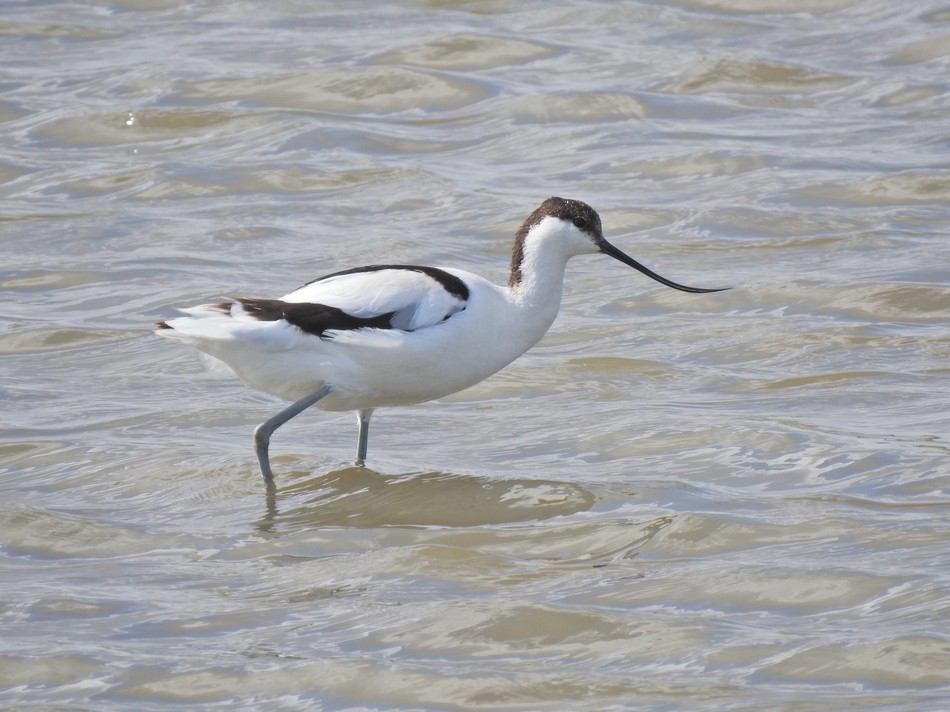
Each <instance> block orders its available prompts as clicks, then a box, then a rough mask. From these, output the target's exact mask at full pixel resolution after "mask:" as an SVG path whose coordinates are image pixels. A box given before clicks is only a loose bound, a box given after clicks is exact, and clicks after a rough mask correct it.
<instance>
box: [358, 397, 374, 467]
mask: <svg viewBox="0 0 950 712" xmlns="http://www.w3.org/2000/svg"><path fill="white" fill-rule="evenodd" d="M372 415H373V409H372V408H366V409H364V410H358V411H356V417H357V418H359V421H360V439H359V442H358V443H357V445H356V464H357V466H359V467H362V466H363V465H365V464H366V446H367V445H368V444H369V419H370V417H371V416H372Z"/></svg>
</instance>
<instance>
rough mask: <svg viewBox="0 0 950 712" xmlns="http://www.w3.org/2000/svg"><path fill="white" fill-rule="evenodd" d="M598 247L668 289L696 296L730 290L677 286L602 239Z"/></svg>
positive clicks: (725, 288) (724, 288)
mask: <svg viewBox="0 0 950 712" xmlns="http://www.w3.org/2000/svg"><path fill="white" fill-rule="evenodd" d="M598 246H599V247H600V251H601V252H603V253H604V254H605V255H610V256H611V257H613V258H614V259H615V260H620V261H621V262H623V263H624V264H625V265H629V266H630V267H633V268H634V269H635V270H638V271H640V272H643V274H645V275H646V276H647V277H650V278H651V279H655V280H656V281H657V282H659V283H660V284H665V285H666V286H667V287H672V288H673V289H678V290H680V291H681V292H693V293H694V294H702V293H705V292H723V291H725V290H727V289H729V287H720V288H719V289H702V288H700V287H687V286H686V285H683V284H677V283H676V282H674V281H672V280H669V279H667V278H666V277H661V276H660V275H658V274H657V273H656V272H654V271H653V270H651V269H647V268H646V267H644V266H643V265H642V264H640V263H639V262H637V261H636V260H635V259H633V258H632V257H631V256H630V255H628V254H626V253H625V252H622V251H620V250H618V249H617V248H616V247H614V246H613V245H611V244H610V243H609V242H607V241H606V240H603V239H602V240H601V241H600V242H599V244H598Z"/></svg>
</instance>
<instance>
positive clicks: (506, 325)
mask: <svg viewBox="0 0 950 712" xmlns="http://www.w3.org/2000/svg"><path fill="white" fill-rule="evenodd" d="M597 252H603V253H605V254H608V255H610V256H612V257H614V258H616V259H619V260H620V261H622V262H624V263H625V264H628V265H630V266H632V267H634V268H636V269H638V270H640V271H641V272H643V273H645V274H647V275H649V276H650V277H652V278H654V279H657V280H658V281H660V282H662V283H664V284H666V285H668V286H671V287H674V288H676V289H681V290H683V291H689V292H712V291H719V290H714V289H697V288H694V287H684V286H683V285H679V284H676V283H675V282H671V281H669V280H667V279H665V278H663V277H660V276H659V275H657V274H655V273H653V272H651V271H650V270H648V269H647V268H645V267H643V266H642V265H641V264H639V263H638V262H636V261H635V260H633V259H632V258H631V257H628V256H627V255H625V254H624V253H622V252H621V251H620V250H618V249H617V248H615V247H614V246H613V245H611V244H610V243H608V242H607V241H606V240H605V239H604V237H603V233H602V230H601V223H600V217H599V216H598V215H597V213H596V212H595V211H594V210H593V209H592V208H590V206H588V205H586V204H585V203H582V202H580V201H576V200H564V199H561V198H549V199H548V200H546V201H545V202H544V203H542V205H541V206H540V207H539V208H538V209H537V210H535V211H534V212H533V213H532V214H531V216H529V218H528V219H527V220H526V221H525V222H524V224H523V225H522V226H521V229H520V230H519V231H518V233H517V235H516V238H515V246H514V251H513V255H512V267H511V276H510V279H509V282H508V284H507V285H506V286H500V285H496V284H494V283H492V282H490V281H488V280H485V279H483V278H482V277H479V276H478V275H475V274H472V273H470V272H465V271H463V270H457V269H438V268H433V267H423V266H417V265H376V266H370V267H361V268H356V269H354V270H347V271H344V272H338V273H335V274H332V275H328V276H326V277H322V278H320V279H317V280H314V281H313V282H310V283H308V284H306V285H304V286H303V287H300V288H299V289H296V290H294V291H292V292H290V293H289V294H286V295H284V296H283V297H281V298H280V299H254V298H237V299H228V300H225V301H222V302H219V303H216V304H203V305H200V306H196V307H191V308H189V309H184V310H182V311H184V313H185V314H187V316H182V317H178V318H174V319H169V320H167V321H163V322H159V324H158V326H159V329H158V331H157V333H159V334H161V335H162V336H167V337H170V338H174V339H177V340H179V341H182V342H184V343H186V344H189V345H191V346H194V347H195V348H197V349H198V350H199V351H202V352H204V353H206V354H208V355H209V356H211V357H212V358H214V359H217V360H219V361H221V362H222V363H224V364H225V365H227V367H228V368H230V369H231V370H232V371H233V372H234V373H235V374H236V375H237V376H238V377H239V378H241V379H242V380H243V381H244V382H245V383H247V384H248V385H249V386H251V387H252V388H255V389H257V390H260V391H264V392H266V393H272V394H274V395H276V396H279V397H280V398H284V399H286V400H291V401H294V404H293V405H291V406H290V407H289V408H287V409H286V410H284V411H282V412H281V413H279V414H278V415H276V416H274V417H273V418H271V419H270V420H268V421H267V422H265V423H263V424H262V425H261V426H260V427H259V428H258V429H257V430H256V431H255V449H256V450H257V454H258V459H259V462H260V465H261V470H262V473H263V475H264V477H265V479H266V480H267V481H268V482H271V477H272V476H271V471H270V464H269V458H268V445H269V440H270V435H271V433H272V432H273V431H274V430H275V429H276V428H277V427H279V426H280V425H282V424H283V423H285V422H286V421H287V420H289V419H290V418H292V417H294V416H295V415H297V414H298V413H300V412H302V411H303V410H305V409H306V408H308V407H310V406H311V405H315V406H316V407H317V408H320V409H323V410H331V411H340V410H355V411H357V413H358V415H359V421H360V438H359V446H358V462H359V463H362V461H363V459H364V458H365V456H366V444H367V443H366V441H367V435H368V424H369V417H370V415H371V414H372V411H373V409H375V408H379V407H385V406H398V405H409V404H412V403H420V402H423V401H427V400H432V399H434V398H440V397H442V396H445V395H448V394H450V393H455V392H456V391H459V390H462V389H464V388H467V387H469V386H472V385H474V384H476V383H478V382H479V381H481V380H483V379H485V378H487V377H488V376H490V375H491V374H493V373H495V372H496V371H498V370H500V369H502V368H504V367H505V366H506V365H508V364H509V363H511V362H512V361H513V360H515V359H516V358H517V357H518V356H520V355H521V354H523V353H524V352H525V351H527V350H528V349H529V348H531V346H533V345H534V344H535V343H537V341H538V340H539V339H540V338H541V337H542V336H543V335H544V334H545V332H546V331H547V330H548V327H550V325H551V323H552V322H553V321H554V318H555V317H556V316H557V312H558V308H559V306H560V299H561V291H562V283H563V278H564V270H565V266H566V264H567V261H568V260H569V259H570V258H571V257H574V256H576V255H580V254H585V253H597Z"/></svg>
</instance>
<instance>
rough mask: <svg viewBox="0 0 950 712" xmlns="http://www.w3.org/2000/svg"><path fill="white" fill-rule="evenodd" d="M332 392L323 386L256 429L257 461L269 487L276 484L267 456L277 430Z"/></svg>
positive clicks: (255, 448) (255, 447)
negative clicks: (272, 437)
mask: <svg viewBox="0 0 950 712" xmlns="http://www.w3.org/2000/svg"><path fill="white" fill-rule="evenodd" d="M331 390H332V389H331V388H330V386H323V387H321V388H320V389H319V390H317V391H314V392H313V393H311V394H310V395H309V396H304V397H303V398H301V399H300V400H298V401H294V402H293V403H291V404H290V405H289V406H288V407H287V408H284V410H282V411H280V412H279V413H278V414H277V415H275V416H274V417H273V418H271V419H270V420H265V421H264V422H263V423H261V424H260V425H258V426H257V427H256V428H254V452H256V453H257V461H258V462H259V463H260V465H261V475H263V476H264V482H265V483H266V484H267V485H268V486H269V487H271V486H273V484H274V473H273V472H271V469H270V458H269V457H268V455H267V449H268V447H269V446H270V436H271V435H273V434H274V431H275V430H277V428H279V427H280V426H281V425H283V424H284V423H286V422H287V421H288V420H290V419H291V418H293V417H294V416H295V415H300V414H301V413H302V412H304V411H305V410H306V409H307V408H309V407H310V406H312V405H313V404H314V403H316V402H317V401H318V400H320V399H321V398H323V397H324V396H325V395H327V394H328V393H329V392H330V391H331Z"/></svg>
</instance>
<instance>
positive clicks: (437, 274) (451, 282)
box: [304, 265, 468, 302]
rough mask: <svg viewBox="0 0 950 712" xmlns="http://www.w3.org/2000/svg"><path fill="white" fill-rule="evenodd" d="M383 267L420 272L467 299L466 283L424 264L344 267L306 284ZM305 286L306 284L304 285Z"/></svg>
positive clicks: (452, 293)
mask: <svg viewBox="0 0 950 712" xmlns="http://www.w3.org/2000/svg"><path fill="white" fill-rule="evenodd" d="M384 269H406V270H410V271H412V272H421V273H422V274H424V275H426V276H427V277H430V278H432V279H434V280H435V281H436V282H438V283H439V284H440V285H442V288H443V289H444V290H445V291H446V292H448V293H449V294H451V295H452V296H453V297H456V298H457V299H459V300H461V301H463V302H465V301H468V285H467V284H465V282H463V281H462V280H461V279H459V278H458V277H456V276H455V275H454V274H449V273H448V272H446V271H445V270H444V269H439V268H438V267H426V266H424V265H369V266H367V267H354V268H353V269H345V270H342V271H340V272H334V273H333V274H325V275H323V276H322V277H317V278H316V279H314V280H311V281H309V282H307V284H313V283H314V282H321V281H323V280H324V279H330V277H340V276H341V275H344V274H358V273H360V272H378V271H380V270H384ZM304 286H305V287H306V286H307V285H306V284H305V285H304Z"/></svg>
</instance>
